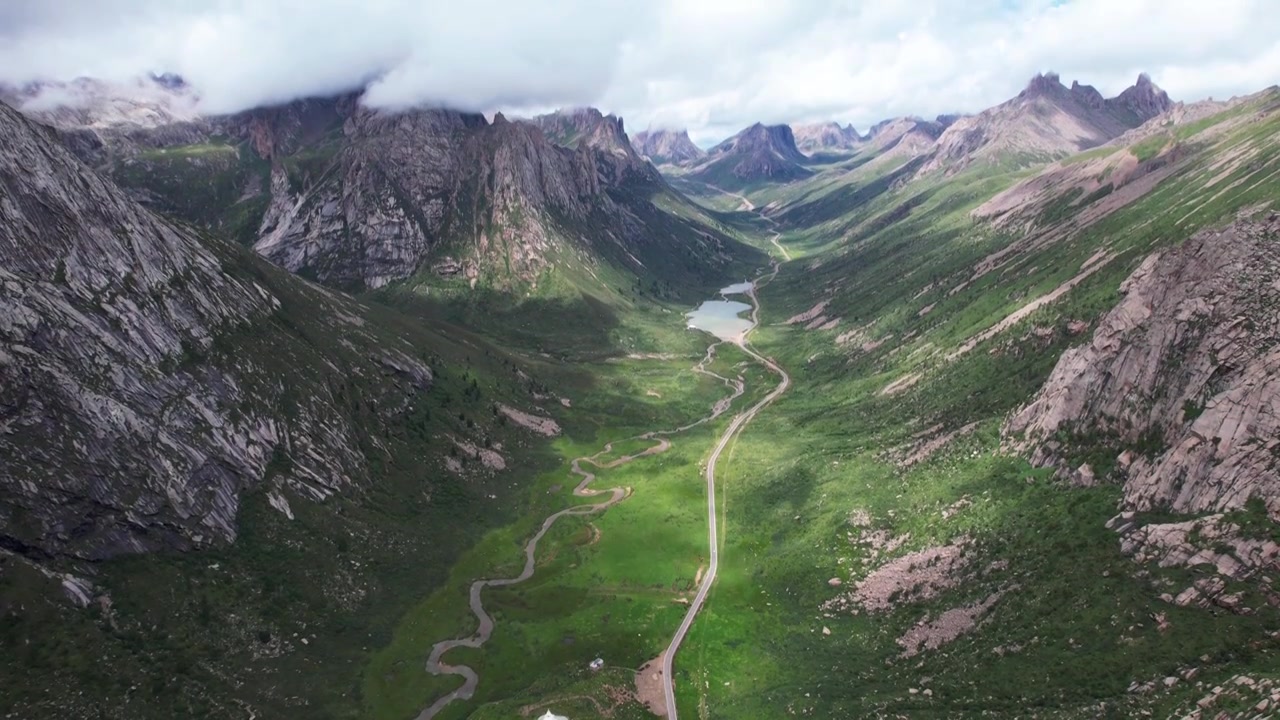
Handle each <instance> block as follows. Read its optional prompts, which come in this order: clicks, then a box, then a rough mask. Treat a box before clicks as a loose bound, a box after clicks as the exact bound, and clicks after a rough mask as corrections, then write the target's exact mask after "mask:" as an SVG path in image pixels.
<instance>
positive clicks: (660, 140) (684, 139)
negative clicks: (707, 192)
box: [631, 129, 707, 165]
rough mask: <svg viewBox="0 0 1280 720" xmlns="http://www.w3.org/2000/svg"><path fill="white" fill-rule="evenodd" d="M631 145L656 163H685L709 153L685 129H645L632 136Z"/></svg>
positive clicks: (694, 160) (699, 158)
mask: <svg viewBox="0 0 1280 720" xmlns="http://www.w3.org/2000/svg"><path fill="white" fill-rule="evenodd" d="M631 146H632V147H634V148H635V149H636V152H638V153H640V154H641V155H643V156H644V157H647V158H649V160H650V162H652V163H653V164H654V165H683V164H686V163H690V162H696V161H698V160H701V159H702V158H703V157H705V156H706V154H707V152H706V151H705V150H703V149H702V148H700V147H698V146H697V145H694V144H693V141H692V140H690V139H689V133H688V132H687V131H685V130H680V131H676V130H662V129H659V130H643V131H641V132H638V133H636V134H635V135H633V136H632V137H631Z"/></svg>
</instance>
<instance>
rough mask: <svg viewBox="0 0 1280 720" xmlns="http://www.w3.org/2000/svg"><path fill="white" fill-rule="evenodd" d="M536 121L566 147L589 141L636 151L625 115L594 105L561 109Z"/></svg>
mask: <svg viewBox="0 0 1280 720" xmlns="http://www.w3.org/2000/svg"><path fill="white" fill-rule="evenodd" d="M533 123H534V124H535V125H537V126H538V127H540V128H542V130H543V132H545V133H546V135H547V137H548V138H549V139H551V141H552V142H555V143H556V144H559V145H563V146H565V147H570V148H576V147H579V146H583V145H585V146H587V147H592V148H595V149H597V150H604V151H606V152H611V153H615V154H622V155H631V154H633V153H634V150H632V147H631V141H630V140H628V139H627V133H626V130H625V128H624V127H623V122H622V118H620V117H618V116H616V115H612V114H610V115H605V114H604V113H602V112H600V111H599V110H597V109H596V108H593V107H586V108H570V109H564V110H557V111H555V112H553V113H549V114H547V115H539V116H537V117H535V118H533Z"/></svg>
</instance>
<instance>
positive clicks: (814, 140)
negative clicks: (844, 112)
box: [791, 122, 868, 153]
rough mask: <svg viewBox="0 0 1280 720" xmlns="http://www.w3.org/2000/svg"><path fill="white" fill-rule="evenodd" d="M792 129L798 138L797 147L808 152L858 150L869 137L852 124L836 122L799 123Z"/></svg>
mask: <svg viewBox="0 0 1280 720" xmlns="http://www.w3.org/2000/svg"><path fill="white" fill-rule="evenodd" d="M791 130H792V133H793V134H794V135H795V138H796V147H797V148H798V149H799V150H800V151H801V152H806V153H814V152H818V151H821V150H838V151H848V150H856V149H858V148H859V147H861V146H862V144H863V143H864V142H866V141H867V139H868V138H865V137H863V136H862V135H860V134H858V131H857V130H855V129H854V128H853V126H852V125H845V126H843V127H842V126H841V125H840V124H839V123H835V122H825V123H813V124H810V125H797V126H795V127H793V128H792V129H791Z"/></svg>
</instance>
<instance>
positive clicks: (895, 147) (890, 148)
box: [866, 117, 945, 157]
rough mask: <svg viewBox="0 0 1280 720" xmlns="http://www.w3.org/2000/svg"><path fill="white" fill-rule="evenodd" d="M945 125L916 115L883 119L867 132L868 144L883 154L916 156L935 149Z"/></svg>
mask: <svg viewBox="0 0 1280 720" xmlns="http://www.w3.org/2000/svg"><path fill="white" fill-rule="evenodd" d="M944 130H945V127H944V126H943V125H942V123H940V122H934V121H930V120H922V119H920V118H914V117H900V118H891V119H889V120H882V121H880V122H878V123H876V124H875V125H872V126H871V129H870V130H869V131H868V132H867V143H866V144H867V146H868V147H870V148H871V149H873V150H875V151H877V152H879V153H881V154H893V155H902V156H906V157H916V156H919V155H923V154H925V153H927V152H929V151H931V150H932V149H933V146H934V144H935V143H936V142H937V141H938V137H939V136H940V135H942V133H943V131H944Z"/></svg>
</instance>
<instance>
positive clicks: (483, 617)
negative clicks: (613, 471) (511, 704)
mask: <svg viewBox="0 0 1280 720" xmlns="http://www.w3.org/2000/svg"><path fill="white" fill-rule="evenodd" d="M720 344H721V343H719V342H717V343H713V344H711V345H710V346H708V347H707V353H706V355H704V356H703V357H702V359H701V360H700V361H699V362H698V364H697V365H694V366H693V370H694V372H698V373H701V374H703V375H709V376H711V377H714V378H716V379H718V380H720V381H721V382H723V383H724V384H725V385H726V386H727V387H730V388H732V393H731V394H729V395H728V396H726V397H723V398H721V399H720V400H718V401H716V403H715V405H714V406H712V408H711V413H710V414H709V415H707V416H706V417H703V418H701V419H699V420H696V421H694V422H692V423H689V424H688V425H684V426H681V427H678V428H673V429H671V430H655V431H652V432H647V433H644V434H642V435H637V436H636V437H634V438H632V439H633V440H654V441H656V444H655V445H653V446H651V447H649V448H646V449H645V450H643V451H642V452H639V453H636V454H634V455H624V456H622V457H620V458H617V459H615V460H611V461H609V462H606V463H601V462H600V461H599V458H600V456H601V455H605V454H607V453H609V452H611V451H612V450H613V443H609V444H608V445H605V446H604V447H603V448H602V449H601V450H600V452H598V453H596V454H595V455H591V456H588V457H580V458H577V459H575V460H574V461H573V462H572V464H571V468H572V471H573V474H575V475H578V476H579V477H581V478H582V481H581V482H579V483H578V486H577V487H575V488H574V489H573V494H574V495H575V496H577V497H598V496H600V495H608V496H609V498H608V499H607V500H604V501H601V502H597V503H591V504H589V505H575V506H574V507H570V508H565V509H564V510H561V511H559V512H557V513H554V514H552V515H550V516H548V517H547V518H546V519H545V520H543V521H542V527H541V528H540V529H539V530H538V532H537V533H536V534H535V535H534V536H533V537H532V538H530V539H529V542H527V543H525V546H524V569H523V570H521V572H520V574H519V575H517V576H515V577H512V578H497V579H484V580H476V581H475V582H473V583H471V594H470V599H469V601H468V604H469V605H470V607H471V613H472V614H473V615H475V616H476V619H477V620H478V621H479V627H478V628H477V629H476V632H475V633H474V634H472V635H469V636H467V637H464V638H456V639H453V640H442V641H441V642H438V643H436V644H435V645H433V646H432V647H431V654H430V655H429V656H428V657H427V664H426V670H427V672H429V673H431V674H432V675H457V676H459V677H461V678H462V685H461V686H460V687H459V688H458V689H456V690H454V691H453V692H451V693H449V694H447V695H444V696H442V697H440V698H438V699H437V700H436V701H435V702H434V703H432V704H431V705H430V706H429V707H427V708H425V709H424V710H423V711H422V712H420V713H418V718H417V720H431V718H433V717H435V716H436V715H437V714H438V713H439V712H440V711H441V710H443V709H444V708H445V707H446V706H448V705H449V704H450V703H452V702H455V701H457V700H469V699H471V696H472V695H473V694H475V691H476V686H477V685H478V684H479V683H480V676H479V675H478V674H477V673H476V671H475V670H473V669H472V668H470V667H468V666H466V665H449V664H446V663H444V662H442V661H441V658H443V656H444V654H445V653H447V652H449V651H450V650H453V649H454V648H460V647H469V648H478V647H480V646H482V645H484V644H485V643H486V642H487V641H488V640H489V636H491V635H492V634H493V627H494V622H493V617H492V616H490V615H489V613H487V612H486V611H485V609H484V600H483V597H482V593H483V592H484V589H485V588H487V587H503V586H506V585H515V584H517V583H522V582H524V581H525V580H528V579H529V578H531V577H533V572H534V560H535V554H536V552H537V549H538V542H539V541H540V540H542V537H543V536H544V535H546V534H547V531H548V530H550V529H551V526H552V525H554V524H555V523H556V521H557V520H559V519H560V518H562V517H564V516H566V515H590V514H594V513H598V512H600V511H601V510H604V509H605V508H607V507H609V506H610V505H613V504H615V503H618V502H621V501H622V500H623V499H624V498H626V497H627V495H629V494H630V493H631V489H630V488H622V487H615V488H607V489H600V490H596V489H592V488H591V487H590V485H591V483H593V482H595V479H596V476H595V473H593V472H591V471H589V470H584V469H583V468H582V465H583V464H584V463H589V464H591V465H594V466H595V467H597V468H601V469H606V470H607V469H609V468H615V467H618V466H620V465H625V464H627V463H629V462H631V461H632V460H637V459H639V458H642V457H646V456H648V455H657V454H658V453H663V452H666V451H667V449H668V448H670V447H671V441H669V440H667V439H666V438H665V437H664V436H666V435H675V434H677V433H682V432H684V431H686V430H689V429H690V428H694V427H697V426H699V425H702V424H703V423H707V422H711V421H712V420H715V419H716V418H718V417H720V416H721V415H723V414H724V413H726V412H728V410H729V408H730V407H731V406H732V404H733V401H734V400H736V399H737V398H739V397H740V396H741V395H742V394H743V393H744V392H745V391H746V386H745V385H744V384H743V382H742V381H741V380H738V379H732V380H731V379H729V378H726V377H721V376H720V375H717V374H716V373H714V372H712V371H711V370H708V369H707V366H708V365H710V364H711V361H712V360H714V359H715V351H716V348H717V347H718V346H719V345H720ZM738 344H739V345H740V344H741V341H739V343H738ZM735 421H736V420H735Z"/></svg>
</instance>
